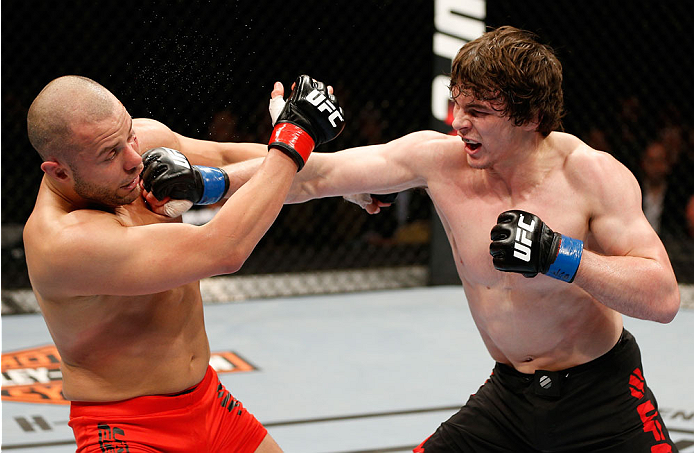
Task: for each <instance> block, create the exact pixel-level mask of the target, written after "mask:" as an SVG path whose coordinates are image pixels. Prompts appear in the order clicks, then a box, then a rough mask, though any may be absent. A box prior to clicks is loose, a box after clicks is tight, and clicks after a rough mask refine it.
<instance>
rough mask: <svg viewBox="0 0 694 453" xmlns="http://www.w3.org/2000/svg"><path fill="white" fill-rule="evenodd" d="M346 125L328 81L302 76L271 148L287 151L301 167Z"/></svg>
mask: <svg viewBox="0 0 694 453" xmlns="http://www.w3.org/2000/svg"><path fill="white" fill-rule="evenodd" d="M344 127H345V118H344V115H343V113H342V108H340V105H339V103H338V101H337V98H335V95H334V94H330V93H329V92H328V89H327V87H326V86H325V84H324V83H322V82H318V81H317V80H314V79H312V78H311V77H309V76H307V75H301V76H299V78H298V79H297V80H296V83H295V86H294V89H293V90H292V94H291V95H290V97H289V99H288V100H287V102H286V104H285V105H284V108H283V109H282V112H281V113H280V114H279V116H278V118H277V122H276V123H275V128H274V130H273V131H272V135H271V136H270V142H269V144H268V147H274V148H279V149H281V150H282V151H284V152H285V153H286V154H287V155H289V156H290V157H291V158H292V159H294V162H296V165H297V167H298V170H301V169H302V168H303V166H304V164H305V163H306V160H307V159H308V156H309V155H310V154H311V151H313V149H314V148H315V147H316V146H318V145H321V144H323V143H327V142H329V141H330V140H332V139H334V138H335V137H337V136H338V135H339V134H340V132H342V129H344Z"/></svg>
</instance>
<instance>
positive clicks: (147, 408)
mask: <svg viewBox="0 0 694 453" xmlns="http://www.w3.org/2000/svg"><path fill="white" fill-rule="evenodd" d="M217 382H218V378H217V373H216V372H215V371H214V369H213V368H212V367H211V366H209V365H208V367H207V371H206V372H205V377H203V378H202V381H200V383H198V384H197V386H193V390H192V391H190V392H185V393H183V394H180V395H178V394H174V396H172V395H147V396H138V397H135V398H131V399H128V400H123V401H113V402H108V401H107V402H92V401H72V402H71V403H70V417H71V418H72V417H97V416H98V417H117V416H132V415H147V414H154V413H157V412H165V411H172V410H178V409H184V408H189V407H190V405H191V404H193V403H195V402H196V401H199V400H200V399H202V397H203V395H205V394H206V393H207V392H209V391H210V389H211V388H212V387H213V386H215V385H217ZM213 390H214V389H213Z"/></svg>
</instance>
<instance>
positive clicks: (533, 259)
mask: <svg viewBox="0 0 694 453" xmlns="http://www.w3.org/2000/svg"><path fill="white" fill-rule="evenodd" d="M491 238H492V243H491V245H490V246H489V253H490V254H491V255H492V257H493V261H494V267H495V268H496V269H498V270H500V271H504V272H518V273H521V274H523V275H524V276H525V277H535V276H536V275H537V274H538V272H541V273H543V274H546V275H549V276H550V277H554V278H556V279H558V280H562V281H565V282H569V283H571V282H573V280H574V277H575V276H576V271H577V270H578V265H579V263H580V262H581V255H582V254H583V241H580V240H578V239H573V238H570V237H568V236H562V235H561V234H559V233H555V232H553V231H552V230H551V229H550V228H549V227H548V226H547V225H545V223H544V222H543V221H542V220H540V218H539V217H537V216H536V215H534V214H530V213H529V212H525V211H519V210H512V211H506V212H502V213H501V214H500V215H499V217H498V219H497V224H496V226H494V228H492V232H491Z"/></svg>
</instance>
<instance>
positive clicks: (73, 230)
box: [23, 207, 122, 282]
mask: <svg viewBox="0 0 694 453" xmlns="http://www.w3.org/2000/svg"><path fill="white" fill-rule="evenodd" d="M113 228H122V224H120V223H119V222H118V219H117V217H116V216H115V215H114V214H112V213H109V212H104V211H99V210H94V209H75V210H71V211H63V210H60V209H56V208H54V207H44V208H43V209H39V210H36V209H35V210H34V212H32V214H31V216H30V217H29V219H28V220H27V222H26V224H25V228H24V234H23V236H24V237H23V238H24V244H25V253H26V256H27V262H28V263H31V264H33V265H30V269H31V270H32V274H33V276H34V277H35V280H36V281H37V282H45V279H44V277H45V278H48V279H51V278H53V273H54V271H58V270H66V269H68V268H70V267H71V266H72V265H73V264H74V262H75V259H76V257H77V256H80V255H82V254H83V253H85V252H89V251H90V250H93V249H98V247H99V246H100V245H102V244H103V238H104V237H105V235H108V234H109V232H110V231H113ZM32 258H33V259H32Z"/></svg>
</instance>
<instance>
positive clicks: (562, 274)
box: [546, 235, 583, 283]
mask: <svg viewBox="0 0 694 453" xmlns="http://www.w3.org/2000/svg"><path fill="white" fill-rule="evenodd" d="M582 255H583V241H579V240H578V239H574V238H570V237H568V236H564V235H562V237H561V244H560V245H559V252H558V253H557V257H556V259H555V260H554V262H553V263H552V265H551V266H549V269H548V270H547V273H546V275H549V276H550V277H554V278H556V279H558V280H561V281H564V282H568V283H571V282H573V281H574V277H576V271H577V270H578V264H579V263H580V262H581V256H582Z"/></svg>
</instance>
